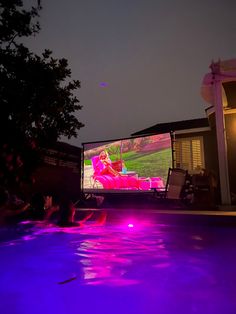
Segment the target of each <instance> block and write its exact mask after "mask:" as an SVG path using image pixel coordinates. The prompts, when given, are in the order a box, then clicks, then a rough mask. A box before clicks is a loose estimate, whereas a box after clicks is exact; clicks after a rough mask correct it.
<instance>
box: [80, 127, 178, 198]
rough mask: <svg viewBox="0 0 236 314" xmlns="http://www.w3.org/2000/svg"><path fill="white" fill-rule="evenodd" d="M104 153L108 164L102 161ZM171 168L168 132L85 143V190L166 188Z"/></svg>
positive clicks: (83, 184) (83, 175) (113, 190)
mask: <svg viewBox="0 0 236 314" xmlns="http://www.w3.org/2000/svg"><path fill="white" fill-rule="evenodd" d="M104 152H105V154H106V156H109V157H108V160H109V163H104V162H103V160H102V155H104ZM169 167H172V143H171V136H170V134H169V133H164V134H156V135H151V136H143V137H133V138H126V139H119V140H109V141H102V142H89V143H83V169H82V189H83V190H84V192H86V191H87V192H91V191H94V192H104V191H105V190H106V191H112V192H115V191H116V192H122V191H123V192H124V191H149V190H151V189H152V188H156V189H163V188H164V187H165V184H166V179H167V174H168V169H169ZM111 168H112V169H111ZM113 170H114V171H113Z"/></svg>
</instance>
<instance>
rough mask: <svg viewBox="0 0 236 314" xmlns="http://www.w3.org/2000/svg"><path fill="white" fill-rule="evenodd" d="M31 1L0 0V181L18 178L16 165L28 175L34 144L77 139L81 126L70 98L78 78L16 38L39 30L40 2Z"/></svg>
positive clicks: (63, 64) (77, 106) (61, 61)
mask: <svg viewBox="0 0 236 314" xmlns="http://www.w3.org/2000/svg"><path fill="white" fill-rule="evenodd" d="M35 4H36V6H35V7H32V8H31V9H29V10H26V9H24V6H23V1H22V0H0V180H1V181H2V182H3V183H4V184H7V182H8V181H11V180H13V181H14V180H15V181H17V180H20V178H19V168H20V167H21V173H22V175H21V177H24V176H26V174H28V175H30V173H31V172H32V170H33V168H34V167H33V164H34V162H33V160H32V158H31V160H30V158H29V156H33V157H34V159H35V156H36V155H37V154H36V153H35V152H36V151H37V149H38V148H39V147H45V146H49V145H50V144H53V143H54V142H55V141H57V140H58V139H59V138H60V136H66V137H67V138H71V137H76V136H77V132H78V130H79V129H80V128H81V127H83V124H82V123H80V122H79V121H78V119H77V118H76V117H75V116H74V113H75V111H78V110H80V109H81V108H82V106H81V105H80V104H79V100H78V99H77V97H76V96H74V92H75V90H76V89H78V88H79V87H80V82H79V81H78V80H71V79H70V78H71V70H70V69H69V68H68V62H67V60H66V59H55V58H53V56H52V52H51V51H50V50H47V49H46V50H45V51H44V53H43V54H42V55H41V56H39V55H36V54H35V53H32V52H31V51H30V50H29V49H28V48H27V47H26V46H25V45H24V44H22V42H21V39H22V38H23V37H27V36H32V35H36V34H37V33H38V32H39V30H40V25H39V22H38V21H37V19H38V18H39V12H40V10H41V5H40V1H37V2H36V3H35ZM26 152H27V153H26ZM7 155H9V156H8V157H9V159H12V162H11V164H12V165H11V167H10V168H11V171H10V170H9V169H7V165H6V156H7ZM10 155H12V156H11V157H10ZM26 156H28V157H26ZM17 160H18V162H17ZM19 165H20V167H19ZM35 165H36V164H35ZM22 169H24V170H22ZM10 177H12V178H11V179H9V178H10ZM1 181H0V183H1Z"/></svg>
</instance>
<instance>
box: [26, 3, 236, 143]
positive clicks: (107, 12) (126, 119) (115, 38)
mask: <svg viewBox="0 0 236 314" xmlns="http://www.w3.org/2000/svg"><path fill="white" fill-rule="evenodd" d="M24 2H25V3H26V4H30V3H31V4H32V3H35V2H36V1H33V0H25V1H24ZM41 2H42V6H43V10H42V11H41V18H40V20H39V21H40V24H41V31H40V33H39V34H38V35H37V36H36V37H35V38H32V39H31V40H29V41H27V44H28V46H29V47H30V48H31V49H32V50H33V51H34V52H37V53H41V52H42V51H43V50H44V49H45V48H48V49H51V50H52V51H53V56H54V57H57V58H63V57H64V58H66V59H68V61H69V67H70V68H71V70H72V78H73V79H79V80H80V81H81V88H80V89H79V90H78V92H77V93H76V95H77V97H78V98H79V100H80V103H81V105H82V106H83V109H82V110H80V111H79V112H78V118H79V121H81V122H83V123H84V124H85V127H84V128H82V129H81V130H80V131H79V134H78V138H77V139H72V140H70V141H69V143H71V144H73V145H76V146H81V143H82V142H89V141H99V140H108V139H115V138H121V137H129V136H130V134H131V133H134V132H137V131H140V130H142V129H144V128H148V127H150V126H152V125H155V124H157V123H163V122H172V121H178V120H186V119H194V118H201V117H205V108H206V107H207V106H208V105H206V104H205V103H204V101H203V99H202V98H201V95H200V88H201V82H202V79H203V76H204V75H205V74H206V73H207V72H209V65H210V63H211V61H212V60H214V61H218V59H219V58H220V59H222V60H224V59H231V58H236V1H235V0H198V1H196V0H176V1H174V0H172V1H170V0H68V1H65V0H47V1H46V0H42V1H41ZM63 140H64V141H67V140H65V139H63Z"/></svg>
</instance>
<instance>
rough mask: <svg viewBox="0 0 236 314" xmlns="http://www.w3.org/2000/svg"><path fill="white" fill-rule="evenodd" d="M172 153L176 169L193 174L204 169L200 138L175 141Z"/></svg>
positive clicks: (201, 140) (201, 138)
mask: <svg viewBox="0 0 236 314" xmlns="http://www.w3.org/2000/svg"><path fill="white" fill-rule="evenodd" d="M174 152H175V154H174V162H175V166H176V167H177V168H183V169H186V170H188V171H189V172H190V173H194V172H199V171H200V170H201V169H202V168H204V167H205V163H204V151H203V137H202V136H199V137H191V138H180V139H176V140H175V142H174Z"/></svg>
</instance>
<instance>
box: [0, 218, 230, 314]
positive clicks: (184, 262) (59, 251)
mask: <svg viewBox="0 0 236 314" xmlns="http://www.w3.org/2000/svg"><path fill="white" fill-rule="evenodd" d="M123 213H124V212H123ZM123 213H121V215H119V216H118V215H111V216H109V215H110V214H108V220H107V223H106V225H104V226H95V225H93V223H92V222H91V223H88V225H87V226H85V227H84V228H58V227H55V226H51V227H50V226H49V227H43V226H42V225H40V224H38V225H37V224H36V225H32V224H25V225H17V226H12V227H8V228H7V229H6V228H2V230H1V232H0V236H1V243H0V283H1V284H0V313H2V314H8V313H9V314H11V313H12V314H28V313H31V314H32V313H33V314H38V313H40V314H41V313H63V314H64V313H72V314H73V313H84V314H85V313H98V314H100V313H103V314H106V313H107V314H108V313H109V314H116V313H127V314H141V313H147V314H149V313H150V314H157V313H161V314H162V313H163V314H164V313H165V314H167V313H181V314H185V313H186V314H189V313H201V314H208V313H209V314H210V313H212V314H213V313H214V314H218V313H219V314H222V313H223V314H231V313H232V314H235V313H236V270H235V269H236V245H235V242H236V228H235V227H233V226H228V225H225V226H221V225H219V224H216V225H215V224H200V223H198V224H194V223H190V224H188V221H186V222H184V223H181V224H180V223H177V222H175V220H174V219H173V216H172V218H171V219H168V217H167V219H165V220H164V221H163V220H162V219H161V216H160V215H157V214H149V215H147V214H145V215H143V216H142V215H137V217H135V215H134V214H133V213H132V215H126V216H124V215H123ZM204 219H205V218H204Z"/></svg>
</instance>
